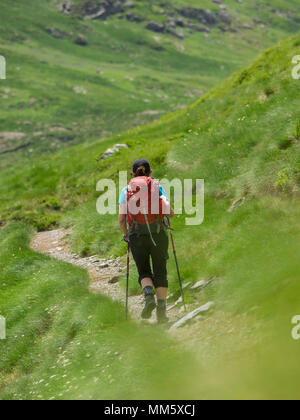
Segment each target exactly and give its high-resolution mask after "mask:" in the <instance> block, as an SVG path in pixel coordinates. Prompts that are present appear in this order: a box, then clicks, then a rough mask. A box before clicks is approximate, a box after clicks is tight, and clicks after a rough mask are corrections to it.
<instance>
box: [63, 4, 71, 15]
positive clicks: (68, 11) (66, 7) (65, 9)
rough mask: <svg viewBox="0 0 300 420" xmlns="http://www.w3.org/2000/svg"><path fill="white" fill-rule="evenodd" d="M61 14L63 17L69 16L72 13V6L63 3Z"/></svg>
mask: <svg viewBox="0 0 300 420" xmlns="http://www.w3.org/2000/svg"><path fill="white" fill-rule="evenodd" d="M60 11H61V13H64V14H65V15H70V14H71V13H72V4H71V2H70V1H68V2H65V3H63V4H62V5H61V9H60Z"/></svg>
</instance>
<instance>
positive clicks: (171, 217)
mask: <svg viewBox="0 0 300 420" xmlns="http://www.w3.org/2000/svg"><path fill="white" fill-rule="evenodd" d="M174 216H175V213H174V210H173V208H172V206H170V214H169V216H168V217H170V219H173V217H174Z"/></svg>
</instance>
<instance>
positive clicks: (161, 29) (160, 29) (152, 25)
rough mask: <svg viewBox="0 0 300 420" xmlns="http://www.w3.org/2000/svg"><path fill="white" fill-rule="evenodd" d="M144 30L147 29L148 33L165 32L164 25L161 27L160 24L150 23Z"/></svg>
mask: <svg viewBox="0 0 300 420" xmlns="http://www.w3.org/2000/svg"><path fill="white" fill-rule="evenodd" d="M146 29H149V31H153V32H159V33H163V32H165V29H166V27H165V25H163V24H161V23H158V22H155V21H151V22H150V23H148V25H147V26H146Z"/></svg>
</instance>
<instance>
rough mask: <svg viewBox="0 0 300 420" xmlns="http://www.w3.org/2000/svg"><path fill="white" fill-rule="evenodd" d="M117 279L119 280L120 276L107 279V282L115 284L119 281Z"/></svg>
mask: <svg viewBox="0 0 300 420" xmlns="http://www.w3.org/2000/svg"><path fill="white" fill-rule="evenodd" d="M119 280H120V276H114V277H112V278H111V279H110V280H109V281H108V283H109V284H116V283H118V282H119Z"/></svg>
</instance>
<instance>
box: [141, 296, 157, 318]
mask: <svg viewBox="0 0 300 420" xmlns="http://www.w3.org/2000/svg"><path fill="white" fill-rule="evenodd" d="M155 308H156V303H155V297H154V294H149V295H146V296H145V307H144V309H143V312H142V318H143V319H150V318H151V316H152V312H153V311H154V309H155Z"/></svg>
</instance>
